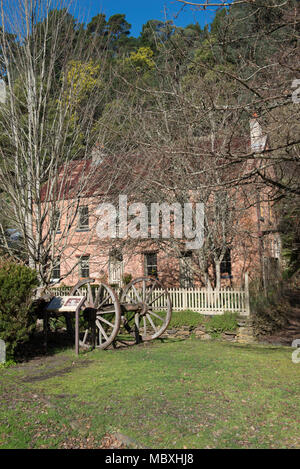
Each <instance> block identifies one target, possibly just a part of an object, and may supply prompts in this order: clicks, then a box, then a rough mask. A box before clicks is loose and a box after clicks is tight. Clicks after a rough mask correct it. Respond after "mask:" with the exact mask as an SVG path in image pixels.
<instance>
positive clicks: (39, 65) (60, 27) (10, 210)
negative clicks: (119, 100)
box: [0, 0, 108, 284]
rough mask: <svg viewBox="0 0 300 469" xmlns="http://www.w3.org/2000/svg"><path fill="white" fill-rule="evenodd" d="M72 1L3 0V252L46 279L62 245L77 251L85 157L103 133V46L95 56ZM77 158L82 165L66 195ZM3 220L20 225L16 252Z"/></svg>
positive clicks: (86, 179)
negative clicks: (100, 118) (100, 122)
mask: <svg viewBox="0 0 300 469" xmlns="http://www.w3.org/2000/svg"><path fill="white" fill-rule="evenodd" d="M71 6H72V4H71V2H64V1H63V0H62V1H59V0H15V1H12V2H11V1H10V2H7V1H5V0H1V32H0V47H1V54H2V55H1V62H2V63H1V68H2V70H4V72H3V78H4V80H5V84H6V102H5V104H2V105H1V109H0V133H1V145H0V152H1V163H0V190H1V210H2V211H4V212H5V214H6V225H5V223H4V222H2V223H1V225H0V230H1V241H2V247H3V248H4V249H5V250H6V252H8V253H9V254H10V255H11V256H13V257H15V258H19V257H20V256H21V257H23V258H25V259H26V260H27V261H28V263H29V265H30V266H31V267H32V268H34V269H36V270H37V272H38V274H39V278H40V281H41V283H42V284H48V283H49V281H50V278H51V272H52V269H53V267H55V260H56V259H57V257H59V256H63V255H64V252H66V249H68V250H69V251H68V252H69V255H71V254H70V248H71V247H72V249H71V251H72V253H74V252H75V251H76V248H77V246H76V245H74V242H72V239H73V236H74V232H75V228H76V222H77V220H76V219H77V216H78V208H79V206H80V201H81V199H82V198H83V197H84V195H85V193H86V190H87V187H88V184H89V178H90V176H91V175H92V174H94V173H95V168H94V167H93V165H90V164H88V161H89V160H90V154H91V149H92V148H93V146H94V144H95V142H97V141H98V140H99V133H101V128H99V126H97V128H95V115H96V113H97V111H98V109H99V107H101V106H102V103H103V100H104V98H105V94H106V87H107V86H108V85H107V84H106V83H105V80H104V79H103V70H104V67H105V51H104V52H103V49H102V50H101V55H100V56H96V52H97V51H95V48H94V47H93V41H92V40H90V41H89V42H88V41H87V38H86V37H85V32H84V31H83V30H82V28H81V27H79V26H78V24H77V23H76V21H75V20H74V18H73V17H72V15H71V14H70V8H71ZM8 33H9V34H10V38H11V35H12V34H13V35H14V38H15V40H14V41H11V40H8ZM78 160H81V162H82V165H81V172H80V173H79V174H77V175H76V186H75V187H74V184H73V186H72V191H73V192H72V197H70V194H69V190H70V185H72V179H73V178H74V173H73V168H74V167H75V166H76V162H78ZM59 212H60V213H59ZM58 214H59V216H58ZM62 220H63V222H64V223H63V226H62V225H61V221H62ZM8 226H9V227H10V228H11V229H14V230H16V232H18V233H20V235H21V238H22V251H21V252H20V251H19V250H15V245H14V243H11V242H9V240H8V239H7V236H6V235H5V234H6V233H7V227H8ZM88 243H89V240H88V239H87V241H86V244H87V245H88ZM73 268H74V266H72V269H73Z"/></svg>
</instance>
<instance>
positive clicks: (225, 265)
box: [220, 248, 231, 277]
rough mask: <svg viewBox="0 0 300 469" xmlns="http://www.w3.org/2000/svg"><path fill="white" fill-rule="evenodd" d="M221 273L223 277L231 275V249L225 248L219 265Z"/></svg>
mask: <svg viewBox="0 0 300 469" xmlns="http://www.w3.org/2000/svg"><path fill="white" fill-rule="evenodd" d="M220 271H221V275H222V276H223V277H227V276H228V277H231V251H230V249H229V248H227V249H226V251H225V254H224V257H223V260H222V262H221V266H220Z"/></svg>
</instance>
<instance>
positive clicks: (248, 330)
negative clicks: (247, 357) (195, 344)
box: [161, 319, 256, 344]
mask: <svg viewBox="0 0 300 469" xmlns="http://www.w3.org/2000/svg"><path fill="white" fill-rule="evenodd" d="M191 336H193V337H195V338H197V339H200V340H210V339H212V336H211V335H210V334H208V333H207V332H206V330H205V326H197V327H194V328H193V327H189V326H182V327H180V328H171V329H168V330H167V331H166V332H165V333H164V334H163V335H162V336H161V338H179V339H188V338H189V337H191ZM220 338H221V339H223V340H226V341H228V342H238V343H241V344H253V343H255V342H256V339H255V336H254V333H253V327H252V326H251V323H250V321H249V320H247V319H243V320H241V321H239V323H238V329H237V330H236V331H235V332H232V331H228V332H223V333H222V334H221V336H220Z"/></svg>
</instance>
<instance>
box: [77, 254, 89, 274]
mask: <svg viewBox="0 0 300 469" xmlns="http://www.w3.org/2000/svg"><path fill="white" fill-rule="evenodd" d="M79 276H80V278H89V276H90V256H82V257H81V258H80V261H79Z"/></svg>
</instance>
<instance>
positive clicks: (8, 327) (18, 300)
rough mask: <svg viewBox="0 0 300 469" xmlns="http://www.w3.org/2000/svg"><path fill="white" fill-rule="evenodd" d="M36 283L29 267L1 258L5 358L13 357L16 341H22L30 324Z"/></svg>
mask: <svg viewBox="0 0 300 469" xmlns="http://www.w3.org/2000/svg"><path fill="white" fill-rule="evenodd" d="M37 285H38V279H37V274H36V272H35V271H33V270H31V269H30V268H29V267H27V266H25V265H22V264H16V263H14V262H12V261H2V262H1V264H0V338H1V339H2V340H4V341H5V343H6V349H7V358H11V357H13V354H14V350H15V348H16V347H17V345H18V344H21V343H23V342H24V341H26V340H27V339H28V338H29V335H30V333H31V332H32V330H33V328H34V325H35V318H34V316H33V314H32V309H31V304H32V295H33V291H34V289H35V288H36V287H37Z"/></svg>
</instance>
